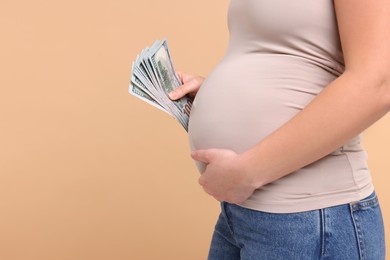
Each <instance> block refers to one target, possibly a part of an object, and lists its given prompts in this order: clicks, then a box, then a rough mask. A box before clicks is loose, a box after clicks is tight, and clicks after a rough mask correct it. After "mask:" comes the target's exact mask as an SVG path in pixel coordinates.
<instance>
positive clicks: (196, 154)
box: [191, 149, 213, 164]
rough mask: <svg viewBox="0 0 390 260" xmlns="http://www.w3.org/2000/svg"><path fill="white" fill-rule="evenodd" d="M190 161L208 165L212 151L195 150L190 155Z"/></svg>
mask: <svg viewBox="0 0 390 260" xmlns="http://www.w3.org/2000/svg"><path fill="white" fill-rule="evenodd" d="M191 157H192V159H194V160H195V161H200V162H203V163H205V164H209V163H210V161H211V160H212V158H213V151H212V149H207V150H195V151H193V152H192V153H191Z"/></svg>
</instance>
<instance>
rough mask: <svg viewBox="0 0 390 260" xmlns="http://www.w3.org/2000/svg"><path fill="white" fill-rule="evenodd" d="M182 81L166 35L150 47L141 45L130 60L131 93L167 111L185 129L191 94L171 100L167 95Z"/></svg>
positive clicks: (186, 128)
mask: <svg viewBox="0 0 390 260" xmlns="http://www.w3.org/2000/svg"><path fill="white" fill-rule="evenodd" d="M181 84H182V82H181V81H180V79H179V78H178V76H177V75H176V71H175V69H174V67H173V62H172V59H171V55H170V52H169V47H168V42H167V40H166V39H164V40H162V41H159V40H157V41H156V42H155V43H154V44H153V45H152V46H151V47H150V48H149V47H147V48H145V49H143V50H142V52H141V54H139V55H137V58H136V60H135V61H134V62H133V64H132V74H131V81H130V87H129V92H130V94H131V95H133V96H135V97H137V98H139V99H141V100H143V101H145V102H147V103H148V104H150V105H152V106H154V107H156V108H158V109H161V110H162V111H164V112H166V113H168V114H169V115H171V116H172V117H174V118H175V119H176V120H177V121H179V122H180V123H181V125H182V126H183V127H184V129H185V130H186V131H187V130H188V120H189V116H190V110H191V105H192V100H191V98H189V97H187V96H184V97H183V98H181V99H179V100H176V101H172V100H171V99H170V98H169V97H168V93H170V92H171V91H172V90H174V89H175V88H177V87H178V86H180V85H181Z"/></svg>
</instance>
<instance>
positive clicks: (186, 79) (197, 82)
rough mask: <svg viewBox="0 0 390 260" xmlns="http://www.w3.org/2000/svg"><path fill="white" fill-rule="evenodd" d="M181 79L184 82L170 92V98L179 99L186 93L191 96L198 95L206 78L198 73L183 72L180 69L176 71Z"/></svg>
mask: <svg viewBox="0 0 390 260" xmlns="http://www.w3.org/2000/svg"><path fill="white" fill-rule="evenodd" d="M176 73H177V75H178V77H179V79H180V81H181V82H183V85H181V86H179V87H177V88H176V89H175V90H173V91H171V92H170V93H169V98H170V99H172V100H177V99H180V98H182V97H184V96H185V95H188V96H189V97H191V98H194V97H195V96H196V93H198V90H199V88H200V86H201V85H202V83H203V81H204V78H203V77H201V76H198V75H194V74H189V73H183V72H180V71H177V72H176Z"/></svg>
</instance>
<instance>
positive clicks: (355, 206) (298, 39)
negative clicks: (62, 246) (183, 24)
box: [170, 0, 390, 260]
mask: <svg viewBox="0 0 390 260" xmlns="http://www.w3.org/2000/svg"><path fill="white" fill-rule="evenodd" d="M228 25H229V32H230V41H229V46H228V49H227V52H226V54H225V56H224V57H223V59H222V61H221V63H220V64H219V65H218V66H217V67H216V68H215V70H213V72H212V73H211V74H210V75H209V76H208V77H207V79H205V80H204V79H203V78H202V77H200V76H196V75H193V74H187V73H179V76H180V78H181V79H182V82H183V85H182V86H181V87H179V88H178V89H177V90H176V91H175V92H172V93H170V96H171V98H172V99H177V98H180V97H182V96H184V95H186V94H188V95H190V96H191V95H192V96H193V97H195V99H194V103H193V107H192V111H191V116H190V122H189V132H188V133H189V141H190V145H191V149H192V154H191V155H192V158H193V159H194V160H196V161H197V163H198V166H199V169H200V170H201V172H202V174H201V176H200V179H199V183H200V184H201V185H202V186H203V188H204V190H205V191H206V192H207V193H208V194H210V195H211V196H213V197H214V198H215V199H217V200H218V201H221V208H222V211H221V214H220V217H219V220H218V222H217V224H216V227H215V232H214V235H213V239H212V242H211V247H210V252H209V259H211V260H213V259H227V260H234V259H265V260H269V259H299V260H301V259H332V260H334V259H342V260H348V259H375V260H380V259H385V243H384V228H383V221H382V215H381V210H380V207H379V204H378V198H377V196H376V194H375V192H374V187H373V184H372V180H371V176H370V172H369V169H368V168H367V161H366V159H367V156H366V152H365V150H364V148H363V147H362V145H361V136H360V133H361V132H362V131H364V130H365V129H366V128H367V127H369V126H370V125H372V124H373V123H374V122H375V121H377V120H378V119H379V118H381V117H382V116H384V115H385V114H386V113H387V112H388V111H389V109H390V30H389V28H390V1H389V0H376V1H367V0H334V1H331V0H316V1H313V0H295V1H286V0H232V1H231V3H230V7H229V14H228Z"/></svg>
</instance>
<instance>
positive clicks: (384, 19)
mask: <svg viewBox="0 0 390 260" xmlns="http://www.w3.org/2000/svg"><path fill="white" fill-rule="evenodd" d="M334 4H335V9H336V16H337V23H338V27H339V33H340V39H341V45H342V49H343V53H344V58H345V65H346V71H352V72H354V73H358V74H362V73H364V74H365V75H366V76H367V77H373V78H372V79H371V80H375V79H377V80H378V79H379V80H381V81H382V80H383V79H385V80H386V81H387V80H388V77H389V73H390V0H334Z"/></svg>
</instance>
